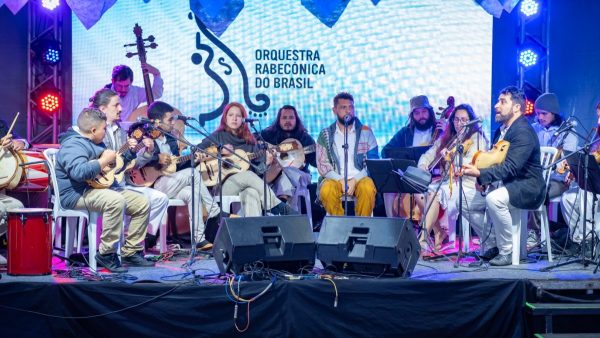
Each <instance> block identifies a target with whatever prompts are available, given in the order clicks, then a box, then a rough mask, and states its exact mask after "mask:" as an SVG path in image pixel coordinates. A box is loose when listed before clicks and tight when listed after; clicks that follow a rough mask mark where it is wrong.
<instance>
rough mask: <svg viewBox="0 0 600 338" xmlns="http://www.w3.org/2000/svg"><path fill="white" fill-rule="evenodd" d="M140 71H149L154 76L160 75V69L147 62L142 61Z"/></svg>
mask: <svg viewBox="0 0 600 338" xmlns="http://www.w3.org/2000/svg"><path fill="white" fill-rule="evenodd" d="M142 71H143V72H144V73H150V74H152V75H154V76H160V71H159V70H158V69H157V68H156V67H154V66H152V65H151V64H149V63H145V62H144V63H142Z"/></svg>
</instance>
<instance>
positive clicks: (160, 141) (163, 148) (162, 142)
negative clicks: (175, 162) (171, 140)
mask: <svg viewBox="0 0 600 338" xmlns="http://www.w3.org/2000/svg"><path fill="white" fill-rule="evenodd" d="M156 144H157V145H158V150H159V152H161V153H165V154H169V155H173V153H172V152H171V147H170V146H169V144H168V143H167V138H166V137H164V136H162V137H159V138H157V139H156Z"/></svg>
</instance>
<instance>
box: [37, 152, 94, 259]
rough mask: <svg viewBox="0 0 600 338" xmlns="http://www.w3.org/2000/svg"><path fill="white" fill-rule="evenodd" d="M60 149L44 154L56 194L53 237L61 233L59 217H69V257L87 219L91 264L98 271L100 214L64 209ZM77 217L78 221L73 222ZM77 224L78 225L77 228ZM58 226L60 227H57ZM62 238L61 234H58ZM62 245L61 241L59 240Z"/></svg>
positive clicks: (66, 250)
mask: <svg viewBox="0 0 600 338" xmlns="http://www.w3.org/2000/svg"><path fill="white" fill-rule="evenodd" d="M57 153H58V149H46V150H44V156H45V157H46V159H47V162H48V169H49V171H50V179H51V180H52V187H53V189H52V192H53V194H54V200H53V201H54V206H53V208H52V214H53V217H54V227H52V239H54V237H55V234H57V233H58V234H60V233H61V228H60V226H61V223H60V221H59V219H61V218H66V219H67V230H66V239H65V256H66V257H69V256H70V255H71V254H72V253H73V246H74V241H75V233H76V231H78V233H79V236H78V237H79V238H82V237H83V221H84V220H85V221H86V222H87V224H88V242H89V258H88V259H89V262H88V263H89V266H90V268H91V269H92V270H93V271H96V267H97V266H96V251H97V246H98V244H97V234H96V228H97V224H98V217H99V216H100V214H99V213H97V212H87V211H85V210H71V209H64V208H63V207H62V205H61V203H60V190H59V189H58V181H57V179H56V154H57ZM73 219H76V220H77V221H76V223H74V222H71V221H72V220H73ZM76 225H77V226H78V227H77V228H76ZM57 227H58V229H57ZM58 239H59V240H60V236H58ZM77 242H78V245H77V252H81V240H78V241H77ZM59 245H60V242H59Z"/></svg>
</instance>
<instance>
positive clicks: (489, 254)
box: [479, 247, 500, 262]
mask: <svg viewBox="0 0 600 338" xmlns="http://www.w3.org/2000/svg"><path fill="white" fill-rule="evenodd" d="M499 253H500V250H498V248H496V247H493V248H491V249H488V250H486V251H485V252H484V253H483V254H482V255H479V258H481V259H482V260H483V261H485V262H488V261H490V260H492V259H494V258H495V257H496V256H498V254H499Z"/></svg>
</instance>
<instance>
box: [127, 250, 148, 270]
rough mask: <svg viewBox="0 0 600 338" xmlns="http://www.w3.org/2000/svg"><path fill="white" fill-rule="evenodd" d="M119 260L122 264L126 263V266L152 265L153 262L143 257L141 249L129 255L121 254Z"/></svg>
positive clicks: (146, 266)
mask: <svg viewBox="0 0 600 338" xmlns="http://www.w3.org/2000/svg"><path fill="white" fill-rule="evenodd" d="M121 261H122V262H123V264H127V265H128V266H139V267H144V268H148V267H152V266H154V262H151V261H149V260H147V259H146V258H144V255H143V254H142V252H141V251H139V252H136V253H134V254H133V255H131V256H123V257H121Z"/></svg>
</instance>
